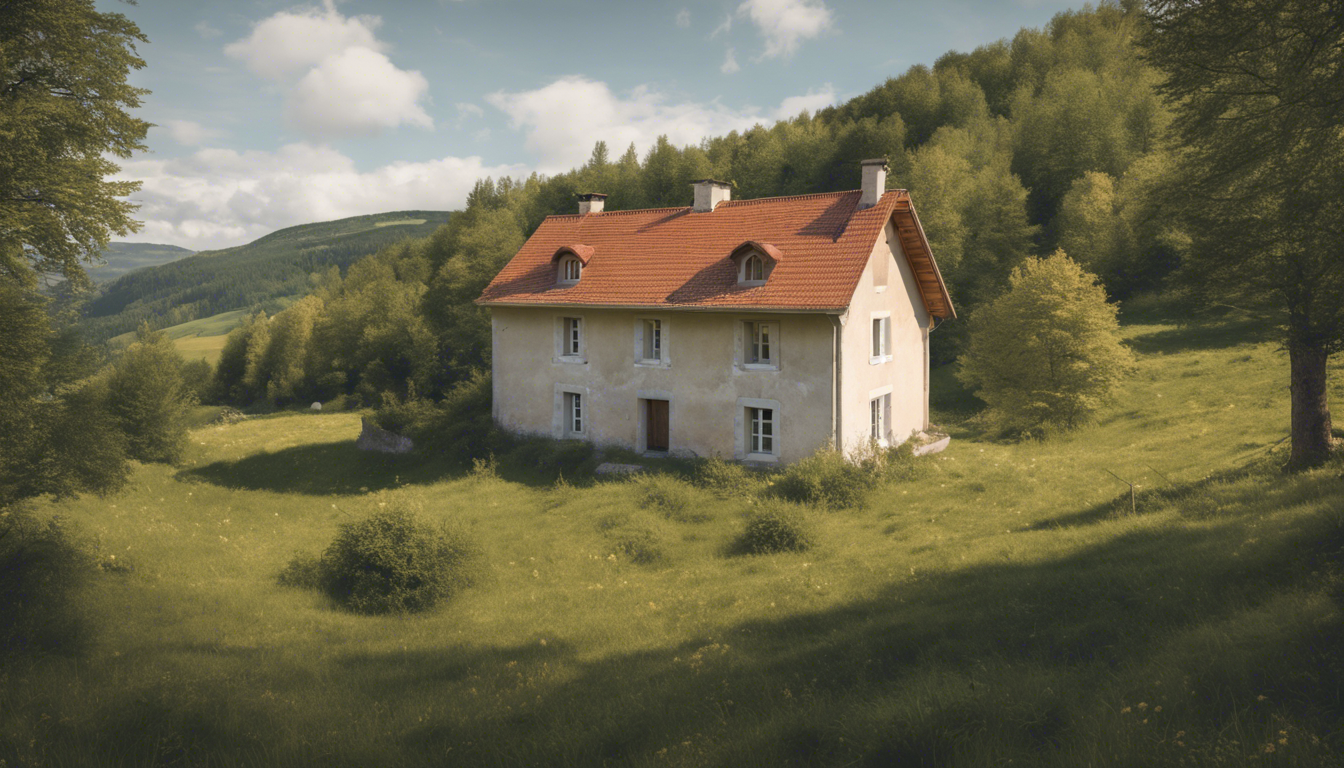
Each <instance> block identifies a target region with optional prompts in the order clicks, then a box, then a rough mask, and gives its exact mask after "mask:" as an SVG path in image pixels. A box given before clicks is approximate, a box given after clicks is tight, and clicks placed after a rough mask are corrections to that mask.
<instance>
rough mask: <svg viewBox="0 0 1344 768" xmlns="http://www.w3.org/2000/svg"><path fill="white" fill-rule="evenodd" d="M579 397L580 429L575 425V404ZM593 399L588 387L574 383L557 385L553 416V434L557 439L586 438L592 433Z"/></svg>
mask: <svg viewBox="0 0 1344 768" xmlns="http://www.w3.org/2000/svg"><path fill="white" fill-rule="evenodd" d="M575 398H578V427H579V428H578V429H577V430H576V429H575V428H574V426H575V414H574V404H575ZM592 415H593V399H592V397H591V396H589V393H588V388H587V387H582V386H577V385H574V384H556V385H555V405H554V411H553V415H552V417H551V436H552V437H554V438H555V439H557V440H586V439H587V438H588V435H589V434H590V433H591V430H590V429H589V426H590V425H591V423H592Z"/></svg>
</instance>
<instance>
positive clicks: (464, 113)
mask: <svg viewBox="0 0 1344 768" xmlns="http://www.w3.org/2000/svg"><path fill="white" fill-rule="evenodd" d="M453 106H454V107H456V108H457V116H458V117H459V118H461V119H464V120H465V119H466V118H468V117H485V110H484V109H481V108H480V106H479V105H477V104H472V103H470V102H466V101H460V102H458V103H457V104H454V105H453Z"/></svg>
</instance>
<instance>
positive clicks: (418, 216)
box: [85, 211, 451, 339]
mask: <svg viewBox="0 0 1344 768" xmlns="http://www.w3.org/2000/svg"><path fill="white" fill-rule="evenodd" d="M450 215H451V214H450V213H449V212H447V211H395V212H390V213H379V214H373V215H369V216H355V217H352V218H348V219H339V220H337V221H328V222H320V223H314V224H302V225H299V226H296V227H289V228H287V229H282V230H279V231H277V232H272V233H271V234H269V235H266V236H265V237H262V238H260V239H258V240H254V241H253V242H251V243H248V244H247V245H240V246H237V247H234V248H225V249H222V250H218V251H202V252H200V253H197V254H194V255H192V256H188V257H186V258H181V259H178V260H176V261H173V262H170V263H167V264H160V265H158V266H154V267H148V268H145V269H138V270H136V271H134V272H131V273H129V274H126V275H123V276H122V277H120V278H118V279H116V280H115V281H112V282H110V283H108V284H107V285H106V286H104V287H103V289H102V292H101V294H100V295H99V296H98V297H97V298H95V299H94V300H93V301H91V302H90V303H89V305H88V306H87V308H86V309H85V327H86V329H87V332H88V334H89V335H90V336H91V337H92V338H95V339H108V338H111V337H113V336H117V335H119V334H122V333H126V332H127V331H132V330H135V328H136V327H137V326H138V325H139V324H140V322H141V321H148V322H149V323H150V325H151V326H153V327H155V328H164V327H168V326H173V325H179V324H181V323H186V322H190V321H192V320H197V319H200V318H205V317H210V316H212V315H217V314H220V313H222V312H229V311H232V310H237V309H251V308H261V309H266V310H268V311H275V310H277V309H279V308H280V307H281V306H282V305H283V303H284V302H282V301H281V300H282V299H292V298H293V297H296V296H301V295H303V294H305V293H307V292H308V291H309V290H310V289H311V287H312V280H311V277H310V276H311V275H313V274H316V273H321V272H326V271H327V270H328V269H330V268H331V267H333V266H336V267H340V268H341V269H342V270H344V269H345V267H347V266H349V265H350V264H352V263H354V262H355V261H357V260H359V259H360V258H362V257H364V256H367V255H368V254H370V253H374V252H375V251H377V250H379V249H380V248H382V247H384V246H386V245H389V244H391V243H393V242H396V241H398V240H402V239H404V238H408V237H426V236H428V235H430V234H431V233H433V232H434V230H436V229H438V228H439V227H440V226H441V225H443V224H445V223H447V221H448V217H449V216H450Z"/></svg>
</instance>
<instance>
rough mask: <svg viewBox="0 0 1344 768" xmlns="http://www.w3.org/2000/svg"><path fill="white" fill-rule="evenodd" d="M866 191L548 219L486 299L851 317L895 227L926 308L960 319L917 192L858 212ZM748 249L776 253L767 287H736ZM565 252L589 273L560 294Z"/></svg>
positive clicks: (894, 195)
mask: <svg viewBox="0 0 1344 768" xmlns="http://www.w3.org/2000/svg"><path fill="white" fill-rule="evenodd" d="M860 194H861V193H860V192H859V191H858V190H855V191H852V192H830V193H824V194H816V195H798V196H794V197H772V198H761V199H756V200H729V201H724V202H721V203H719V204H718V205H717V206H716V207H715V208H714V210H713V211H712V212H709V213H694V214H693V213H692V209H691V207H689V206H688V207H684V208H653V209H646V210H638V211H606V212H602V213H588V214H585V215H582V216H580V215H568V216H548V217H547V218H546V219H545V221H543V222H542V223H541V226H539V227H537V230H536V231H535V232H534V233H533V234H532V236H531V237H530V238H528V240H527V242H526V243H524V244H523V247H522V248H521V249H520V250H519V251H518V253H517V255H515V256H514V257H513V259H512V260H510V261H509V263H508V264H507V265H506V266H505V267H504V269H502V270H500V272H499V274H498V275H496V276H495V278H494V280H492V281H491V282H490V284H489V285H488V286H486V288H485V290H484V292H482V294H481V297H480V298H479V299H477V303H479V304H482V305H485V306H492V305H500V306H591V307H629V308H641V309H677V308H682V309H703V310H732V309H760V310H779V311H824V312H843V311H844V310H845V309H846V308H847V307H848V306H849V302H850V299H851V297H852V296H853V295H854V291H855V289H856V288H857V286H858V282H859V278H860V277H861V276H862V274H863V270H864V267H865V266H866V265H867V263H868V258H869V256H870V255H871V254H872V252H873V248H874V247H875V245H876V243H877V241H878V238H880V237H882V233H883V230H884V228H885V227H886V225H887V223H888V222H891V223H893V224H894V226H895V229H896V231H897V233H898V235H899V237H898V239H899V241H900V245H901V248H902V249H903V250H904V252H905V257H906V259H907V260H908V261H909V263H910V267H911V271H912V272H913V273H914V274H915V278H916V282H917V283H918V288H919V292H920V295H921V296H922V297H923V300H924V305H925V307H926V308H927V309H928V311H929V313H930V314H932V315H934V316H936V317H952V316H955V313H954V312H953V309H952V302H951V299H950V298H949V297H948V295H947V289H946V287H945V286H944V284H943V280H942V277H941V275H939V273H938V266H937V264H935V263H934V261H933V254H932V252H931V251H930V250H929V246H928V240H927V239H926V238H925V237H924V232H923V229H922V228H921V227H920V226H919V218H918V216H916V214H915V209H914V206H913V205H912V204H911V202H910V196H909V194H907V193H906V191H905V190H892V191H889V192H887V193H886V194H884V195H882V197H881V198H880V199H879V200H878V202H877V204H876V205H874V206H872V207H870V208H865V209H862V210H859V208H858V205H859V198H860ZM579 243H581V244H583V245H581V246H580V245H576V244H579ZM748 246H750V247H753V248H758V249H759V250H761V251H762V252H763V253H765V254H766V255H768V256H770V257H771V258H773V259H775V260H776V264H775V267H774V269H773V271H772V272H771V275H770V279H769V280H768V281H767V282H766V284H764V285H753V286H744V285H739V284H738V282H737V266H736V264H735V263H734V258H733V257H734V256H735V255H738V254H739V252H740V251H741V249H742V248H744V247H748ZM581 249H587V250H586V253H583V252H581ZM566 253H573V254H574V255H576V256H579V257H580V258H581V259H584V271H583V280H582V282H580V283H578V284H576V285H573V286H570V287H566V288H563V289H559V288H557V286H556V282H555V272H554V268H553V266H552V265H553V263H554V261H555V259H557V258H559V257H561V256H562V255H563V254H566Z"/></svg>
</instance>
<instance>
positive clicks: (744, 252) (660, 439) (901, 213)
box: [477, 160, 955, 463]
mask: <svg viewBox="0 0 1344 768" xmlns="http://www.w3.org/2000/svg"><path fill="white" fill-rule="evenodd" d="M862 172H863V174H862V178H863V188H862V189H860V190H855V191H852V192H834V193H826V194H815V195H799V196H795V197H775V198H764V199H758V200H732V199H731V191H730V187H729V185H728V184H725V183H723V182H718V181H713V180H708V179H707V180H705V181H700V182H696V183H695V184H694V188H695V193H694V204H693V205H691V206H689V207H685V208H660V209H650V210H637V211H604V210H603V205H604V202H605V197H606V196H605V195H600V194H587V195H580V202H579V212H578V213H577V214H575V215H565V216H550V217H547V219H546V220H545V221H544V222H542V224H541V226H540V227H538V228H537V231H536V232H535V233H533V235H532V237H530V238H529V239H528V241H527V242H526V243H524V244H523V247H522V248H521V249H520V250H519V251H518V253H517V255H515V256H514V257H513V259H512V260H511V261H510V262H509V263H508V265H506V266H505V267H504V269H503V270H501V271H500V273H499V274H498V275H497V276H496V277H495V278H494V280H493V281H491V283H490V284H489V285H488V286H487V287H486V288H485V291H484V292H483V293H482V294H481V297H480V298H479V299H477V303H478V304H480V305H482V306H486V307H489V308H490V313H491V325H492V333H493V352H494V355H493V363H492V368H493V377H494V417H495V419H496V420H497V421H498V422H499V423H500V424H501V425H502V426H504V427H506V428H508V429H512V430H516V431H520V432H525V433H540V434H547V435H551V436H554V437H556V438H578V439H582V440H588V441H592V442H594V443H598V444H606V445H618V446H625V447H628V448H632V449H634V450H636V451H639V452H641V453H645V454H648V455H686V456H692V455H693V456H708V455H715V454H717V455H720V456H723V457H725V458H728V457H733V458H737V459H739V460H744V461H751V462H780V463H787V462H791V461H795V460H797V459H800V458H803V457H804V456H807V455H809V454H810V453H812V452H813V451H815V450H816V449H817V448H818V447H820V446H822V445H825V444H826V443H827V442H834V443H835V444H836V445H839V446H842V447H844V448H846V449H852V448H853V447H855V446H858V445H860V444H863V443H865V442H866V441H868V440H869V439H870V438H872V439H876V440H878V441H879V442H881V443H884V444H891V443H897V442H900V441H902V440H905V439H906V438H907V437H909V436H910V435H911V434H912V433H914V432H917V431H920V430H923V429H925V428H926V427H927V426H928V422H929V407H928V404H929V352H928V342H929V331H930V330H932V329H933V327H934V325H935V323H937V322H939V321H941V320H943V319H946V318H951V317H955V313H954V311H953V309H952V302H951V300H950V298H949V297H948V294H947V289H946V287H945V286H944V285H943V280H942V277H941V275H940V274H939V272H938V266H937V264H935V263H934V260H933V254H932V253H931V252H930V250H929V244H928V240H927V239H926V238H925V237H924V231H923V229H922V228H921V227H920V223H919V217H918V216H916V215H915V209H914V206H913V204H912V203H911V200H910V196H909V194H907V193H906V192H905V191H904V190H891V191H886V174H887V166H886V161H885V160H867V161H864V163H863V167H862Z"/></svg>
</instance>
